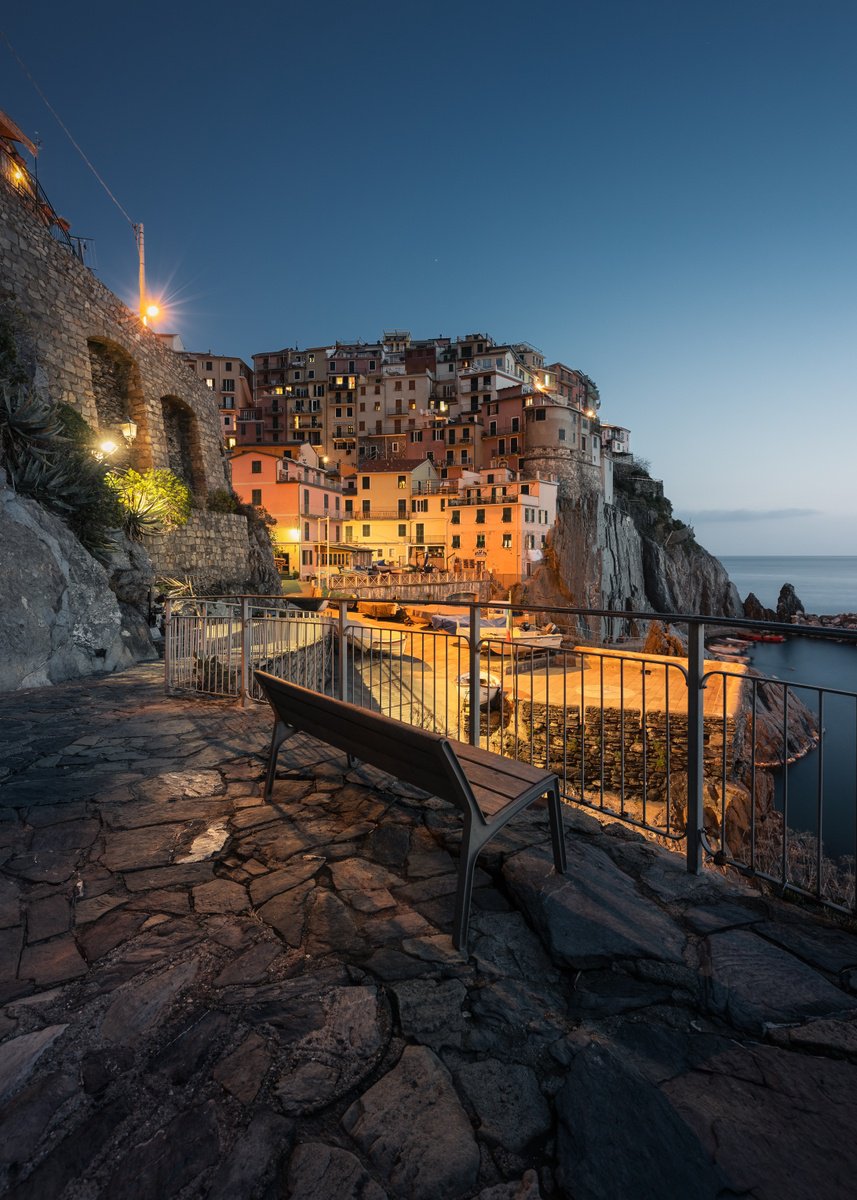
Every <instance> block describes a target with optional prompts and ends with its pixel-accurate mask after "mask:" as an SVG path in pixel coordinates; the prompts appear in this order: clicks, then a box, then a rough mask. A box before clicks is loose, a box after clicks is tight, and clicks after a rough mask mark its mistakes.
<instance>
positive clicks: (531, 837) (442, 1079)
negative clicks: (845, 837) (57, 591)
mask: <svg viewBox="0 0 857 1200" xmlns="http://www.w3.org/2000/svg"><path fill="white" fill-rule="evenodd" d="M0 718H2V719H0V763H2V767H0V780H2V784H0V1194H6V1195H9V1196H10V1197H16V1198H21V1200H44V1198H45V1197H56V1198H57V1200H79V1198H83V1197H86V1198H87V1200H89V1198H92V1200H96V1198H100V1197H104V1198H105V1200H106V1198H108V1197H109V1200H123V1198H124V1197H128V1198H129V1200H130V1198H131V1197H133V1198H134V1200H141V1198H143V1200H146V1198H148V1197H152V1198H153V1200H154V1198H155V1197H157V1198H158V1200H169V1198H171V1197H176V1198H177V1200H195V1198H199V1200H202V1198H203V1197H215V1198H217V1200H221V1198H222V1200H227V1198H228V1200H243V1198H245V1197H246V1198H247V1200H274V1198H275V1197H276V1198H277V1200H279V1198H281V1197H282V1200H348V1198H350V1197H355V1198H357V1197H359V1198H361V1200H385V1198H388V1200H398V1198H402V1200H405V1198H412V1200H419V1198H425V1200H434V1198H435V1197H439V1196H443V1197H444V1198H445V1200H446V1198H449V1200H456V1198H458V1197H460V1198H461V1200H474V1198H477V1197H478V1198H479V1200H538V1198H540V1197H541V1198H543V1200H552V1198H554V1197H556V1198H562V1200H587V1198H589V1197H592V1198H596V1197H598V1198H600V1197H605V1196H611V1197H612V1196H617V1197H619V1196H621V1197H623V1198H625V1197H629V1198H636V1197H648V1196H652V1197H655V1196H657V1197H659V1198H662V1197H671V1196H681V1197H697V1196H699V1197H712V1198H714V1197H724V1196H727V1195H729V1196H753V1197H757V1198H767V1197H771V1198H772V1200H773V1198H774V1197H777V1198H778V1200H790V1198H792V1200H799V1198H802V1197H805V1196H808V1195H823V1196H824V1197H825V1198H826V1200H836V1198H838V1197H845V1196H850V1195H852V1194H853V1180H854V1178H855V1173H857V1148H855V1144H854V1139H853V1127H854V1122H855V1117H857V937H855V936H854V935H853V934H852V933H850V932H849V931H848V930H847V929H843V928H840V927H837V926H835V925H833V924H831V923H829V922H826V921H824V920H822V919H820V918H815V917H813V916H811V915H809V914H807V913H806V912H802V911H800V910H798V909H796V908H794V907H790V906H786V905H784V904H782V903H780V902H778V901H774V900H769V899H766V898H764V897H762V896H760V895H759V894H758V893H756V892H751V891H749V890H747V889H746V888H744V887H743V886H742V885H740V884H738V883H736V882H734V881H732V880H725V879H724V878H723V877H722V876H720V875H706V876H704V877H703V878H701V879H699V878H694V877H691V876H688V875H686V874H685V873H684V870H683V863H682V861H681V860H680V859H678V858H677V857H674V856H671V855H670V854H669V853H668V852H666V851H664V850H661V849H659V848H658V847H655V846H653V845H651V844H649V843H645V842H643V841H642V839H640V838H639V837H638V835H636V834H633V833H630V832H629V831H627V830H620V829H618V828H617V827H616V826H612V827H611V826H607V827H602V826H601V825H600V824H599V823H598V822H597V821H595V820H594V819H593V818H591V817H589V816H584V815H583V814H579V813H578V814H572V812H571V811H570V812H569V813H568V820H567V823H566V830H567V837H566V841H567V846H568V852H569V872H568V875H567V876H566V877H565V878H563V879H559V878H558V877H557V876H555V875H554V873H553V871H552V868H551V859H550V854H549V850H548V846H549V839H548V830H547V822H546V818H545V816H544V815H543V814H542V813H540V812H538V811H530V812H528V813H527V814H524V815H522V818H521V820H520V821H518V822H515V823H513V825H512V826H511V827H510V828H509V829H508V830H507V831H505V833H504V834H503V835H502V836H501V837H499V838H498V839H497V840H496V841H495V842H494V843H492V845H491V846H490V847H489V851H488V852H487V853H486V854H485V855H483V859H482V860H481V863H480V866H481V868H482V869H481V870H480V871H479V872H478V876H477V882H476V888H475V891H474V904H473V916H472V926H471V944H470V955H469V957H467V958H464V957H463V956H462V955H460V954H458V953H457V952H456V951H455V950H454V949H453V947H452V943H451V939H450V930H451V921H452V902H453V894H454V889H455V880H456V854H457V844H458V840H459V833H460V828H459V823H458V817H457V815H456V814H455V813H453V812H452V811H450V810H448V809H447V808H446V807H445V806H443V805H440V804H439V803H438V802H437V801H431V802H429V803H427V804H426V803H423V801H422V800H421V799H420V798H419V797H418V796H417V795H416V794H415V793H414V792H413V789H410V790H408V789H401V788H398V787H397V786H396V785H395V784H394V783H393V782H392V781H390V780H389V779H387V778H386V777H383V776H381V775H380V774H378V773H375V772H372V771H368V770H365V769H361V768H357V769H355V770H353V771H350V770H349V769H348V767H347V764H346V762H345V760H344V758H340V757H339V756H338V755H335V754H332V753H331V752H329V751H328V750H327V748H326V747H323V746H320V745H318V744H317V743H314V742H312V741H311V740H309V739H307V738H299V739H294V741H293V742H290V743H289V744H288V747H287V748H286V749H285V750H284V752H283V753H282V755H281V759H280V767H281V770H280V778H279V779H278V781H277V784H276V788H275V794H274V802H273V803H272V804H270V805H266V804H264V803H263V800H262V781H263V775H264V768H263V762H264V754H265V748H266V742H267V738H268V734H269V720H268V716H267V712H265V711H263V710H258V711H251V712H242V711H241V710H240V709H237V708H235V707H233V706H231V705H227V704H221V703H218V702H212V701H208V700H194V701H185V700H177V699H172V698H169V697H166V696H165V695H164V694H163V690H162V681H161V678H160V674H159V671H158V669H157V668H153V667H149V666H144V667H135V668H133V669H132V670H131V671H129V672H126V673H125V674H123V675H119V676H116V675H111V676H106V677H100V678H98V679H95V680H87V681H84V682H80V681H78V682H75V683H65V684H61V685H59V686H57V687H55V688H51V689H44V690H42V689H40V690H33V691H29V692H17V693H15V694H14V696H11V697H3V698H0Z"/></svg>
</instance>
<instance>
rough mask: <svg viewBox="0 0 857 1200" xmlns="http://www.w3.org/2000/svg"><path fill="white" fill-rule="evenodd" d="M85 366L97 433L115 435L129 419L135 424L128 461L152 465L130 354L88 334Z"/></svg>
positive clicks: (145, 415)
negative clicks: (86, 364) (89, 376)
mask: <svg viewBox="0 0 857 1200" xmlns="http://www.w3.org/2000/svg"><path fill="white" fill-rule="evenodd" d="M87 346H88V348H89V366H90V372H91V375H92V394H93V398H94V400H95V413H96V422H97V425H98V432H99V433H111V434H114V435H118V436H119V438H120V441H121V431H120V426H121V425H123V424H125V422H126V421H128V420H129V418H130V420H132V421H133V422H134V424H135V425H136V426H137V433H136V436H135V438H134V442H133V444H132V446H131V447H130V460H131V464H132V465H133V466H135V467H138V468H141V469H145V468H146V467H151V466H152V439H151V433H150V431H149V417H148V413H147V411H146V402H145V399H144V397H143V388H142V385H141V383H140V370H139V368H138V366H137V364H136V362H135V361H134V359H133V358H132V357H131V355H130V354H129V353H128V352H127V351H126V350H123V349H122V347H121V346H118V345H117V344H116V343H115V342H110V341H108V340H107V339H105V338H89V339H88V341H87Z"/></svg>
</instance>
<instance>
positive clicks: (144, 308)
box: [134, 221, 161, 326]
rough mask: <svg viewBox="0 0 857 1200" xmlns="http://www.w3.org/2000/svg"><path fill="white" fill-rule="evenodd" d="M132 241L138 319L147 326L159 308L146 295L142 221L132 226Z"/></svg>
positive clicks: (158, 311)
mask: <svg viewBox="0 0 857 1200" xmlns="http://www.w3.org/2000/svg"><path fill="white" fill-rule="evenodd" d="M134 241H135V242H136V243H137V263H138V274H139V287H140V320H141V321H142V322H143V324H144V325H146V326H148V324H149V321H154V319H155V317H157V316H159V315H160V311H161V310H160V309H159V308H158V306H157V304H152V303H150V302H149V300H148V298H147V296H146V247H145V239H144V235H143V222H142V221H140V222H139V224H137V225H135V226H134Z"/></svg>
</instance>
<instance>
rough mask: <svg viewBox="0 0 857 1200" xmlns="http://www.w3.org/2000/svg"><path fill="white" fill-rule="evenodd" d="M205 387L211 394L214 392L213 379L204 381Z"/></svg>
mask: <svg viewBox="0 0 857 1200" xmlns="http://www.w3.org/2000/svg"><path fill="white" fill-rule="evenodd" d="M205 386H206V387H207V388H208V390H209V391H210V392H213V391H214V380H213V379H206V381H205Z"/></svg>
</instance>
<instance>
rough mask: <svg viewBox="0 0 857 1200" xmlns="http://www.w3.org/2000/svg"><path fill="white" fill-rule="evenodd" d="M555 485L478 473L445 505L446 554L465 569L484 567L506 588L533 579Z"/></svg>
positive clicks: (550, 521) (500, 473) (550, 518)
mask: <svg viewBox="0 0 857 1200" xmlns="http://www.w3.org/2000/svg"><path fill="white" fill-rule="evenodd" d="M558 487H559V484H558V483H557V481H556V480H555V479H550V480H548V479H542V478H536V479H521V478H520V477H518V476H516V475H515V474H514V473H513V472H512V471H509V470H506V469H497V470H493V471H488V470H484V471H482V472H480V476H479V481H478V483H471V484H468V485H464V486H462V487H461V490H460V492H459V493H458V495H457V496H455V497H453V498H450V501H449V553H450V555H451V556H452V560H453V563H454V562H455V561H456V560H457V561H458V562H459V563H460V564H461V565H462V566H463V567H479V566H483V567H484V568H485V569H486V570H490V571H491V572H492V573H493V574H494V576H495V578H496V579H497V580H498V581H499V582H500V583H501V584H503V586H504V587H511V586H512V585H513V584H514V583H517V582H518V581H519V580H521V579H524V578H526V577H527V576H529V575H531V574H532V572H533V570H534V568H535V567H536V566H537V564H538V563H540V562H541V561H542V558H543V556H544V550H545V545H546V542H547V535H548V532H549V530H550V528H551V526H552V525H553V524H554V521H555V520H556V497H557V491H558Z"/></svg>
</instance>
